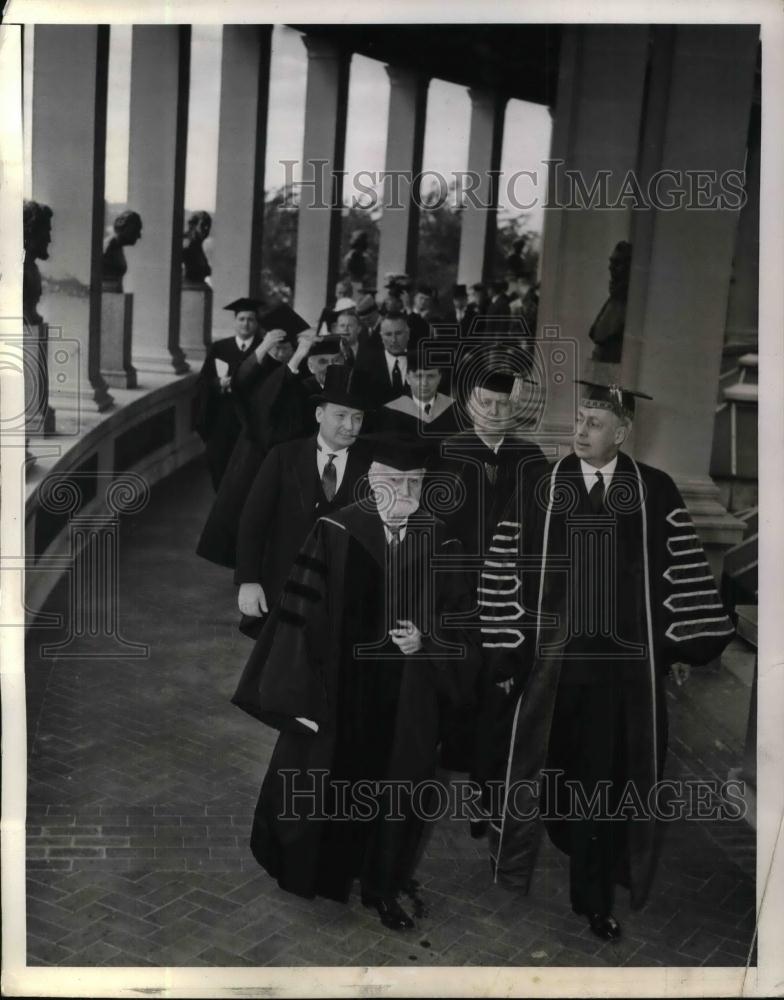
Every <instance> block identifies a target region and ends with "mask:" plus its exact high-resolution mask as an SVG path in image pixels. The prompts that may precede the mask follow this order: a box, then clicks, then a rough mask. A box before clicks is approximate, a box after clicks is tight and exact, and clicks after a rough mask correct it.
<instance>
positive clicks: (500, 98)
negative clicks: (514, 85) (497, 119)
mask: <svg viewBox="0 0 784 1000" xmlns="http://www.w3.org/2000/svg"><path fill="white" fill-rule="evenodd" d="M467 90H468V96H469V97H470V99H471V104H472V105H473V107H475V108H487V109H488V110H494V109H495V108H496V107H497V106H498V105H499V103H500V104H501V106H502V107H503V106H504V105H505V104H506V102H507V101H508V100H509V98H508V96H507V95H506V94H500V93H498V91H495V90H488V89H486V88H485V87H468V88H467Z"/></svg>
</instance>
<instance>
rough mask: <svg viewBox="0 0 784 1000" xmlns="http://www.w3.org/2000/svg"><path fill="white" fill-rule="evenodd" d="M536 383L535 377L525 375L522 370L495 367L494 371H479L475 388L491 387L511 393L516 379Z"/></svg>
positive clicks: (494, 389) (491, 388)
mask: <svg viewBox="0 0 784 1000" xmlns="http://www.w3.org/2000/svg"><path fill="white" fill-rule="evenodd" d="M518 378H519V379H521V380H522V381H523V382H529V383H530V384H531V385H536V383H535V382H534V380H533V379H530V378H528V376H527V375H523V373H522V372H513V371H504V370H499V369H494V370H492V371H484V372H479V373H478V374H477V375H476V377H475V378H474V388H476V389H489V390H490V391H491V392H506V393H511V392H512V390H513V389H514V384H515V380H516V379H518Z"/></svg>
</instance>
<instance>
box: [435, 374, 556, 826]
mask: <svg viewBox="0 0 784 1000" xmlns="http://www.w3.org/2000/svg"><path fill="white" fill-rule="evenodd" d="M488 365H492V366H491V367H482V366H478V367H476V368H475V369H473V365H471V366H470V367H471V368H472V369H473V370H474V372H475V373H474V376H473V385H472V386H471V389H470V392H469V396H468V402H467V406H466V411H467V415H468V416H469V418H470V420H471V423H472V427H471V429H470V430H465V431H462V432H460V433H459V434H457V435H455V436H454V437H452V438H449V439H447V440H446V441H445V442H444V444H443V446H442V455H443V458H442V463H441V469H442V472H443V474H444V475H445V476H446V477H447V484H449V483H452V484H454V485H453V487H452V489H453V490H454V492H455V496H456V497H460V496H461V495H462V503H460V505H459V506H457V507H456V509H453V510H452V511H451V512H450V513H448V514H444V515H443V516H444V520H446V522H447V524H448V525H449V527H450V529H451V530H452V531H454V532H455V534H456V535H457V537H458V538H459V539H460V541H461V542H462V544H463V548H464V550H465V552H466V554H467V555H469V556H473V557H474V559H475V561H476V567H477V568H476V571H475V572H474V573H473V574H472V577H471V579H472V585H473V588H474V591H473V592H474V594H475V595H476V599H477V607H478V608H479V609H480V610H481V609H482V607H483V599H484V598H483V594H482V591H481V590H480V589H479V586H480V579H479V576H480V570H481V566H482V563H483V560H484V559H485V558H488V559H490V560H492V558H493V554H494V553H495V551H496V550H497V548H498V546H499V538H498V533H499V531H500V532H503V530H504V529H503V528H499V527H498V523H499V521H500V520H501V515H502V513H503V511H504V509H505V508H506V507H507V505H508V503H509V501H510V499H511V497H512V496H513V494H514V493H515V491H516V490H521V491H522V490H524V489H526V490H527V489H528V488H529V484H530V483H533V482H535V481H536V479H537V478H538V476H539V475H541V474H542V472H543V471H544V470H546V469H547V465H548V463H547V460H546V459H545V456H544V453H543V452H542V449H541V448H540V447H539V446H538V445H537V444H535V443H534V442H532V441H529V440H527V439H526V438H525V437H524V436H522V434H521V433H520V430H519V418H520V413H521V411H520V408H519V406H518V404H517V403H516V402H515V400H513V398H512V396H513V391H514V389H515V385H516V381H517V379H526V378H527V376H525V375H523V373H522V372H520V371H519V370H516V369H515V368H514V367H512V366H511V363H510V365H509V367H508V368H506V369H504V368H503V367H500V366H496V365H495V363H493V362H492V359H488ZM487 630H492V625H491V624H490V623H483V624H482V634H483V636H487V634H488V633H487ZM494 684H495V681H494V678H493V677H492V676H491V675H490V672H489V669H488V668H487V667H486V665H485V664H483V669H482V671H481V672H480V674H479V675H478V676H477V692H476V703H477V710H476V711H475V712H473V713H465V714H463V715H462V716H459V717H454V718H450V719H449V720H447V723H446V729H445V734H444V741H443V745H442V755H441V759H442V763H443V764H444V766H445V767H450V768H453V769H455V770H459V771H467V772H468V773H469V774H470V775H471V777H472V778H475V779H476V780H477V781H480V782H482V781H483V780H484V778H485V776H486V774H487V772H488V769H489V765H488V763H487V762H486V758H487V757H488V755H489V754H491V752H492V751H491V748H489V747H488V746H487V743H486V739H485V737H486V731H487V730H488V729H491V728H493V727H494V726H495V721H494V719H495V715H496V713H497V710H498V705H497V702H498V699H499V692H498V690H496V688H495V686H494ZM486 830H487V822H486V820H484V819H482V818H481V817H480V816H479V815H477V816H476V817H475V818H474V819H473V820H472V821H471V834H472V836H474V837H480V836H482V835H483V834H484V833H485V832H486Z"/></svg>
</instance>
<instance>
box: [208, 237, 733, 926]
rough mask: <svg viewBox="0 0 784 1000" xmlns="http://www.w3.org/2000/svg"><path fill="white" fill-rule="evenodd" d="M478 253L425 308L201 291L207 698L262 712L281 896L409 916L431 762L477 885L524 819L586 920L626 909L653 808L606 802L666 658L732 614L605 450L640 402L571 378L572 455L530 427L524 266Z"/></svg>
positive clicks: (537, 372)
mask: <svg viewBox="0 0 784 1000" xmlns="http://www.w3.org/2000/svg"><path fill="white" fill-rule="evenodd" d="M513 256H514V255H513ZM506 268H507V271H506V277H505V278H504V279H503V280H499V281H496V282H493V283H491V284H490V286H489V287H487V286H484V285H482V284H480V283H477V284H474V285H473V286H471V287H470V288H467V287H466V286H465V285H457V286H455V288H454V290H453V306H454V308H453V309H451V310H449V311H446V312H445V314H444V315H440V314H439V313H438V312H437V302H436V301H435V295H434V289H433V288H431V287H429V286H424V285H423V286H419V287H416V288H415V287H413V286H412V285H411V283H410V281H409V280H408V279H407V278H406V276H403V275H390V276H389V279H388V282H387V287H386V288H385V297H384V298H383V300H382V301H380V302H378V301H377V300H376V297H375V292H374V291H373V290H367V289H363V288H361V285H358V284H357V282H355V283H354V286H352V285H351V283H350V282H348V283H346V285H345V287H343V286H341V287H339V289H338V290H337V291H338V292H339V293H342V294H338V295H337V296H336V298H335V301H334V304H333V305H332V306H331V307H329V308H325V310H324V311H323V313H322V315H321V316H320V317H319V318H318V320H317V322H314V323H313V325H312V326H311V324H310V323H309V322H308V321H307V320H306V319H305V318H303V317H300V316H299V315H298V314H297V313H296V312H295V311H294V310H293V309H292V308H291V307H290V306H289V305H288V304H286V303H276V304H273V305H265V304H264V303H262V302H260V301H258V300H255V299H251V298H243V299H238V300H236V301H235V302H233V303H230V304H229V305H228V306H227V307H226V308H227V309H229V310H230V311H232V312H233V313H234V314H235V336H234V337H232V338H227V339H226V340H225V341H219V342H217V343H215V344H214V345H213V347H212V348H211V350H210V352H209V354H208V357H207V360H206V361H205V364H204V368H203V370H202V373H201V376H200V380H199V391H198V397H197V403H198V405H197V411H196V412H197V415H198V423H197V426H198V429H199V433H200V434H201V435H202V437H203V438H204V440H205V443H206V451H207V460H208V464H209V468H210V473H211V477H212V482H213V485H214V487H215V490H216V497H215V502H214V504H213V508H212V510H211V512H210V515H209V517H208V520H207V523H206V525H205V528H204V532H203V534H202V537H201V539H200V540H199V544H198V549H197V551H198V553H199V554H200V555H201V556H203V557H205V558H207V559H209V560H211V561H212V562H214V563H217V564H218V565H221V566H225V567H227V568H230V569H232V570H233V572H234V578H233V583H234V585H235V587H236V594H237V610H238V625H239V627H240V628H241V630H242V631H243V632H244V633H245V634H246V635H248V636H249V637H250V638H251V639H252V640H253V644H252V645H250V644H249V646H248V659H247V662H246V663H245V664H244V669H242V668H243V664H238V674H239V675H240V678H239V684H238V687H237V691H236V693H235V695H234V698H233V701H234V703H235V704H236V705H238V706H239V707H240V708H242V709H243V710H244V711H246V712H249V713H250V714H251V715H252V716H254V717H255V718H257V719H259V720H260V721H261V722H263V723H264V724H266V725H268V726H272V727H274V728H275V729H277V730H278V731H279V736H278V739H277V743H276V746H275V749H274V752H273V755H272V759H271V761H270V764H269V767H268V770H267V773H266V776H265V778H264V781H263V784H262V788H261V791H260V795H259V800H258V805H257V808H256V812H255V816H254V817H253V822H252V833H251V850H252V852H253V855H254V857H255V858H256V860H257V861H258V862H259V864H260V865H261V866H262V867H263V868H264V869H265V870H266V871H267V872H268V873H269V875H270V876H271V877H273V878H275V879H276V880H277V881H278V884H279V885H280V886H281V887H282V888H283V889H285V890H287V891H290V892H293V893H296V894H299V895H301V896H304V897H313V896H315V895H321V896H326V897H328V898H331V899H334V900H337V901H341V902H346V901H347V900H348V899H349V897H350V894H351V890H352V885H353V883H354V882H355V880H358V883H359V890H360V895H361V900H362V902H363V903H364V904H365V905H366V906H368V907H370V908H373V909H375V910H376V912H377V913H378V916H379V919H380V920H381V922H382V923H383V924H384V926H386V927H389V928H392V929H394V930H398V931H406V930H410V929H411V928H413V927H414V926H415V919H414V917H412V914H411V913H410V912H408V910H409V909H410V907H408V909H407V908H406V906H407V904H406V903H405V901H404V900H405V897H408V898H410V899H412V900H415V899H416V898H417V897H416V886H417V883H416V879H415V873H416V866H417V862H418V858H419V856H420V854H421V851H422V849H423V844H424V842H425V840H426V837H427V828H428V819H429V818H431V817H432V815H433V797H434V792H433V783H434V781H435V780H436V778H437V775H438V774H439V773H442V774H443V773H451V774H456V775H458V776H462V777H463V778H464V779H465V780H466V781H470V784H471V788H472V789H473V790H475V795H474V796H473V797H472V799H471V803H472V806H471V810H470V814H469V815H468V816H461V817H457V816H456V817H453V819H454V821H455V822H462V823H464V824H465V827H466V830H467V832H470V835H471V836H472V837H475V838H477V839H480V838H483V837H486V838H487V843H488V857H489V862H490V863H489V865H488V882H490V881H491V880H495V881H498V882H499V883H502V884H506V885H508V886H510V887H511V888H514V889H517V890H522V891H523V892H525V891H527V890H528V887H529V884H530V882H531V877H532V871H533V868H534V863H535V859H536V847H537V842H538V838H539V834H540V832H541V830H542V828H546V829H547V832H548V835H549V836H550V838H551V840H552V841H553V843H554V844H555V845H556V846H557V847H558V848H559V850H561V851H563V852H564V853H565V854H567V855H568V856H569V859H570V861H569V878H570V901H571V904H572V908H573V910H574V912H575V914H576V915H577V917H576V919H577V918H581V919H585V920H587V922H588V925H589V927H590V929H591V931H592V932H593V933H594V934H596V935H597V936H598V937H600V938H602V939H603V940H614V939H616V938H618V937H619V936H620V935H621V933H622V931H621V927H620V925H619V923H618V921H617V919H616V918H615V916H614V913H613V906H614V899H615V895H614V893H615V886H616V884H621V885H623V886H625V887H627V888H628V889H629V890H630V893H631V904H632V906H633V907H640V906H642V905H644V903H645V902H646V900H647V898H648V895H649V890H650V887H651V883H652V879H653V862H654V838H655V830H656V822H655V819H656V817H655V816H654V815H652V814H651V813H650V810H648V811H644V810H643V812H644V815H637V816H635V817H633V818H631V819H630V818H628V814H626V813H624V816H625V817H626V818H625V819H624V821H623V822H618V821H617V811H618V808H619V803H621V801H622V800H623V799H624V796H626V795H628V794H630V793H629V792H628V791H627V790H628V788H629V786H631V787H632V789H633V795H634V801H635V803H636V802H637V801H638V800H639V801H640V802H641V803H643V804H644V803H646V802H648V801H649V800H650V796H651V790H652V789H655V786H656V783H657V782H658V781H659V780H660V779H661V777H662V773H663V767H664V761H665V756H666V739H667V725H666V699H665V696H664V690H665V689H664V684H665V678H666V676H667V675H668V674H669V673H670V671H675V672H676V674H677V675H678V677H679V679H682V678H683V677H684V676H685V675H686V671H687V668H686V667H684V666H683V665H684V664H703V663H707V662H709V661H710V660H712V659H714V658H715V657H717V656H718V655H720V653H721V651H722V649H723V648H724V647H725V646H726V644H727V643H728V642H729V640H730V638H731V636H732V634H733V631H734V630H733V626H732V623H731V622H730V619H729V617H728V616H727V614H726V612H725V610H724V608H723V606H722V603H721V600H720V599H719V597H718V594H717V592H716V588H715V584H714V581H713V577H712V575H711V573H710V569H709V568H708V563H707V560H706V558H705V554H704V552H703V550H702V547H701V544H700V542H699V539H698V537H697V534H696V532H695V530H694V527H693V525H692V522H691V519H690V517H689V514H688V512H687V510H686V507H685V504H684V502H683V500H682V498H681V497H680V495H679V493H678V491H677V488H676V487H675V485H674V483H673V482H672V480H671V479H670V478H669V476H667V474H666V473H665V472H663V471H661V470H658V469H653V468H651V467H649V466H646V465H643V464H642V463H638V462H636V461H635V460H634V459H633V458H631V457H630V456H629V455H628V454H627V453H626V452H625V451H624V450H622V448H623V445H624V444H625V443H626V442H627V440H628V438H629V435H630V434H631V432H632V428H633V422H634V417H635V408H636V403H637V401H638V400H641V402H640V405H646V402H647V400H649V399H650V397H646V394H645V393H644V392H641V391H639V390H636V389H635V390H632V389H629V388H624V387H621V386H618V385H615V384H611V383H609V382H606V381H605V382H601V383H600V382H589V381H581V380H579V379H575V385H576V393H577V413H576V424H575V433H574V438H573V441H572V452H571V454H569V455H568V456H566V457H561V458H559V457H558V448H557V447H556V446H555V445H554V444H553V443H552V442H549V443H548V441H547V440H546V439H545V438H542V437H541V436H539V435H538V434H537V431H538V430H539V417H540V415H541V405H542V401H543V394H544V392H545V391H546V388H545V383H546V374H545V375H543V374H542V370H541V366H537V364H536V363H535V361H536V358H535V351H536V342H535V338H534V333H535V323H536V307H537V303H536V299H535V284H534V282H533V279H532V276H530V275H528V274H527V273H525V272H524V271H522V270H521V269H520V268H519V267H518V266H517V265H516V264H515V263H514V261H513V259H512V258H509V259H508V261H507V265H506ZM355 286H356V287H355ZM314 319H315V318H314ZM575 374H577V373H575ZM535 438H536V439H535ZM554 460H555V461H554ZM553 461H554V464H552V463H553ZM565 566H567V569H566V570H565ZM228 586H230V581H229V580H228V577H227V587H228ZM439 769H441V770H440V771H439ZM552 775H555V776H556V777H560V779H561V780H560V782H558V781H556V787H555V790H553V788H552V787H551V782H550V778H551V776H552ZM521 789H522V790H523V794H522V796H521V795H520V794H519V793H520V791H521ZM575 789H577V793H576V794H574V793H575ZM598 790H602V791H604V790H607V795H606V797H605V799H602V800H601V802H600V804H599V807H598V808H597V807H596V806H595V803H596V798H597V791H598ZM567 793H568V794H567ZM586 804H588V808H586ZM521 806H523V807H525V808H524V809H522V813H521ZM614 816H615V818H613V817H614ZM249 821H250V817H249ZM414 916H416V912H414Z"/></svg>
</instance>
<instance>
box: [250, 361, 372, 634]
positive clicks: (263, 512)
mask: <svg viewBox="0 0 784 1000" xmlns="http://www.w3.org/2000/svg"><path fill="white" fill-rule="evenodd" d="M311 404H312V405H313V406H314V407H315V418H316V422H317V424H318V433H316V434H313V435H312V436H310V437H307V438H298V439H296V440H293V441H288V442H286V443H284V444H280V445H277V446H276V447H274V448H272V449H271V450H270V452H269V453H268V455H267V457H266V458H265V459H264V461H263V463H262V465H261V468H260V469H259V471H258V473H257V474H256V478H255V480H254V482H253V485H252V487H251V489H250V492H249V494H248V497H247V500H246V501H245V504H244V506H243V508H242V515H241V517H240V522H239V530H238V533H237V553H236V562H235V575H234V582H235V583H236V584H238V585H239V596H238V604H239V608H240V611H241V612H242V614H243V615H246V616H248V617H250V618H261V617H262V616H263V615H265V614H266V613H267V612H268V611H269V610H270V608H271V607H272V606H273V605H274V604H275V602H276V601H277V599H278V597H279V596H280V593H281V591H282V589H283V583H284V582H285V580H286V577H287V576H288V573H289V570H290V569H291V567H292V565H293V563H294V559H295V557H296V555H297V552H298V551H299V549H300V546H301V545H302V543H303V541H304V540H305V537H306V536H307V534H308V532H309V531H310V529H311V528H312V526H313V524H314V523H315V522H316V520H317V519H318V518H319V517H321V516H322V515H323V514H327V513H329V512H330V511H333V510H337V509H339V508H340V507H343V506H345V505H346V504H349V503H352V502H353V501H354V499H355V493H356V490H357V487H358V484H359V482H360V480H361V479H362V477H363V476H364V475H365V474H366V473H367V470H368V465H369V459H368V458H367V455H366V454H365V452H364V451H363V449H362V447H361V444H360V443H358V442H357V438H358V436H359V432H360V430H361V428H362V420H363V418H364V415H365V410H366V409H368V408H369V401H368V399H367V395H366V392H365V391H364V386H363V376H362V373H361V372H355V371H354V370H353V369H350V368H346V367H345V366H344V365H330V366H329V367H328V368H327V369H326V374H325V378H324V385H323V387H322V388H321V390H320V391H319V392H318V393H317V394H315V395H314V396H312V397H311Z"/></svg>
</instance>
